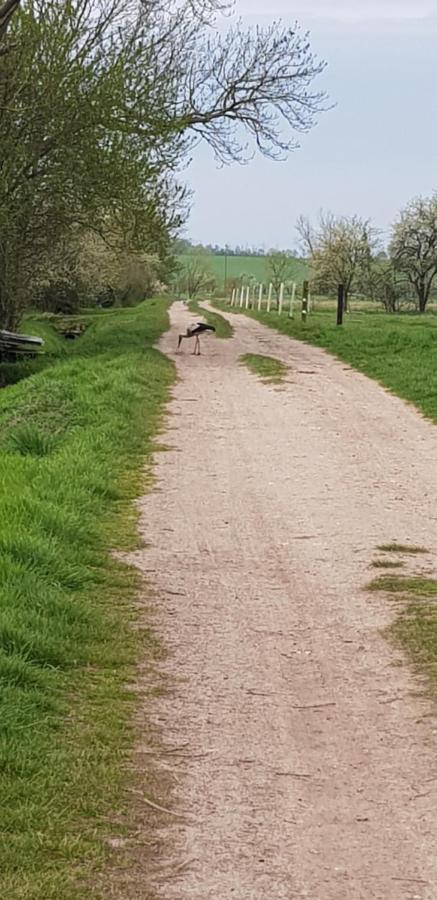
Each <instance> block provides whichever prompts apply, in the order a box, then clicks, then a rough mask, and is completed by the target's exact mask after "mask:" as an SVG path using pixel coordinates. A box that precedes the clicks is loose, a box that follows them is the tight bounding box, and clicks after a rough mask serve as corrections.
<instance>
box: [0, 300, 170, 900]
mask: <svg viewBox="0 0 437 900" xmlns="http://www.w3.org/2000/svg"><path fill="white" fill-rule="evenodd" d="M86 318H87V322H88V325H89V327H88V329H87V331H86V333H85V335H84V336H83V337H81V338H80V339H79V340H77V341H75V342H74V343H72V344H69V343H67V342H65V341H63V340H62V339H61V338H60V337H58V336H57V335H56V333H55V332H54V331H50V324H49V322H48V321H47V318H45V319H42V320H38V319H36V320H33V321H29V320H27V321H25V322H24V323H23V328H24V329H26V330H32V331H35V330H39V331H42V332H43V333H44V334H45V336H46V337H47V338H48V339H49V341H48V348H49V351H50V354H51V355H50V356H49V357H47V359H46V360H45V364H46V367H45V368H44V369H43V371H41V372H39V373H37V374H34V375H32V376H30V377H27V378H23V380H22V381H20V382H19V383H17V384H14V385H13V386H11V387H8V388H5V389H4V390H2V391H1V392H0V472H1V480H0V504H1V509H2V517H1V521H0V579H1V580H0V583H1V590H0V609H1V616H0V689H1V720H0V777H1V797H2V803H1V808H0V831H1V833H2V840H1V841H0V893H1V896H2V897H5V898H8V900H60V898H62V900H79V898H80V900H82V898H93V900H94V898H96V897H97V894H96V892H95V888H94V886H93V884H92V879H91V881H90V880H89V876H90V874H91V873H92V872H93V871H95V869H96V868H99V867H100V866H101V865H102V864H103V862H104V860H105V858H106V856H107V854H108V853H109V847H108V845H107V844H106V838H108V837H111V838H112V837H114V836H116V835H117V834H120V832H121V833H122V829H123V825H122V823H123V813H124V809H125V807H124V801H123V793H122V791H123V787H124V784H125V778H126V777H127V775H126V754H127V753H128V751H129V749H130V747H131V745H132V742H133V737H132V731H131V719H132V713H133V707H134V703H135V696H134V694H133V693H132V692H127V691H126V682H127V681H128V680H129V679H130V678H131V673H132V671H133V669H132V667H133V665H134V664H135V661H136V660H137V659H138V657H139V656H141V657H142V658H145V659H152V658H153V655H154V653H155V652H156V647H155V645H154V642H153V640H152V638H151V635H150V633H149V632H148V631H147V630H144V629H138V628H135V629H133V628H132V627H131V623H132V622H133V620H134V615H135V614H134V609H133V600H134V597H135V596H136V592H137V591H138V587H139V577H138V575H137V574H136V573H135V572H134V571H132V570H131V569H129V568H128V567H127V566H125V565H122V564H121V563H120V562H117V561H116V560H115V559H114V558H113V556H112V555H111V553H110V548H119V549H127V548H130V547H133V546H136V544H137V541H138V538H137V533H136V518H135V515H134V512H133V507H132V505H131V500H132V498H134V497H137V496H139V494H140V493H141V492H143V491H144V489H145V488H144V474H143V466H144V462H145V461H149V460H150V459H151V453H152V439H153V437H154V435H155V434H156V430H157V428H158V427H159V424H160V420H161V414H162V411H163V406H164V403H165V402H166V400H167V398H168V395H169V389H170V385H171V384H172V382H173V380H174V374H175V373H174V367H173V365H172V364H171V363H170V362H169V360H167V359H166V358H165V357H164V356H162V355H161V354H160V353H159V352H158V351H156V350H155V349H153V347H152V344H153V343H154V342H155V341H156V340H157V339H158V338H159V336H160V335H161V333H162V332H163V331H164V330H165V329H166V328H167V326H168V317H167V304H166V302H165V301H161V300H158V301H156V300H155V301H153V300H151V301H148V302H147V303H145V304H143V305H142V306H139V307H137V308H136V309H129V310H117V311H109V312H108V313H107V314H106V313H103V314H102V313H100V314H98V315H90V316H87V317H86ZM20 365H21V364H19V366H20ZM99 896H100V895H99Z"/></svg>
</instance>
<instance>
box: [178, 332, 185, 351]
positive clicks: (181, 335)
mask: <svg viewBox="0 0 437 900" xmlns="http://www.w3.org/2000/svg"><path fill="white" fill-rule="evenodd" d="M184 337H185V335H184V334H180V335H179V340H178V346H177V349H176V353H177V352H178V350H179V347H180V346H181V344H182V341H183V339H184Z"/></svg>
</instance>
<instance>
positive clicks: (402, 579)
mask: <svg viewBox="0 0 437 900" xmlns="http://www.w3.org/2000/svg"><path fill="white" fill-rule="evenodd" d="M367 590H369V591H385V592H386V593H389V594H408V595H409V596H411V595H414V596H416V597H434V596H436V595H437V581H435V580H434V579H433V578H424V577H422V576H421V575H411V576H410V575H381V576H380V577H379V578H374V579H373V581H371V582H370V584H369V585H368V586H367Z"/></svg>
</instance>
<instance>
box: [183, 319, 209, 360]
mask: <svg viewBox="0 0 437 900" xmlns="http://www.w3.org/2000/svg"><path fill="white" fill-rule="evenodd" d="M205 331H215V328H214V325H206V324H205V322H196V324H195V325H189V326H188V328H187V330H186V332H185V334H180V335H179V340H178V347H177V349H178V350H179V347H180V346H181V344H182V341H183V340H184V338H192V337H195V338H196V342H195V344H194V350H193V356H200V340H199V335H200V334H203V333H204V332H205Z"/></svg>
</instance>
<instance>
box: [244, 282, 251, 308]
mask: <svg viewBox="0 0 437 900" xmlns="http://www.w3.org/2000/svg"><path fill="white" fill-rule="evenodd" d="M249 300H250V287H249V285H247V288H246V307H245V308H246V309H249Z"/></svg>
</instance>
